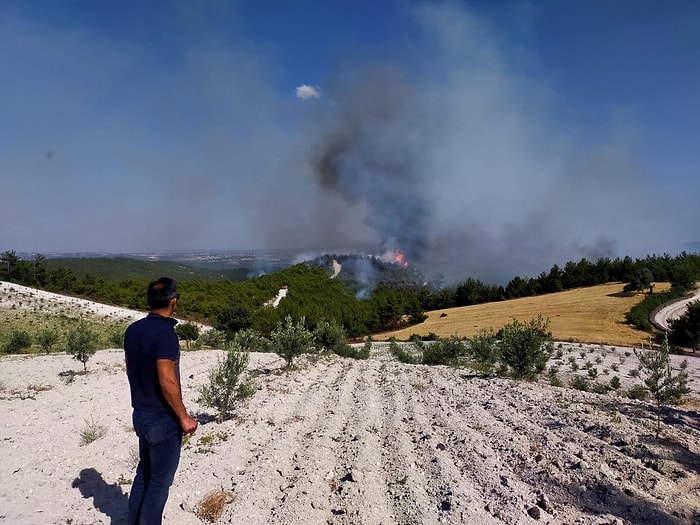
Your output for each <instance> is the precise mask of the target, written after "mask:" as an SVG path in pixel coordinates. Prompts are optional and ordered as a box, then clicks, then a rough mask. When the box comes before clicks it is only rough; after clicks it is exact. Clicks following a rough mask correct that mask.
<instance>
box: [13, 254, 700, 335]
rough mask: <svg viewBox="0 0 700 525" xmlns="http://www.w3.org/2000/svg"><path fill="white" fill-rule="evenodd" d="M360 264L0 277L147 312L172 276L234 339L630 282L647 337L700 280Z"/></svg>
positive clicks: (625, 265) (75, 269)
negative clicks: (655, 315)
mask: <svg viewBox="0 0 700 525" xmlns="http://www.w3.org/2000/svg"><path fill="white" fill-rule="evenodd" d="M333 260H338V261H340V262H341V263H342V264H343V269H344V271H343V272H342V273H341V274H340V275H339V276H338V278H337V279H331V278H330V276H331V275H332V274H333V267H332V261H333ZM360 262H362V264H363V265H365V266H366V265H367V264H369V265H371V270H372V271H371V275H372V276H373V278H372V280H370V281H367V279H366V277H362V278H361V276H360V273H359V271H357V267H358V266H359V265H358V264H357V263H358V259H357V258H356V257H353V256H337V255H326V256H324V257H320V258H317V259H315V260H313V261H307V262H304V263H300V264H296V265H294V266H291V267H289V268H285V269H283V270H281V271H279V272H276V273H272V274H269V275H262V276H259V277H255V278H251V279H244V280H240V279H242V276H243V275H244V274H245V272H246V270H245V269H241V270H238V271H237V273H236V274H235V275H233V274H229V275H220V276H218V277H217V276H215V275H213V274H212V272H211V270H205V269H201V268H187V267H183V266H182V265H175V264H173V263H167V262H160V261H156V262H148V261H133V260H129V259H124V258H99V259H90V258H86V259H83V260H80V261H79V266H76V261H74V260H65V261H62V260H61V259H60V258H59V259H50V260H49V259H47V258H46V257H44V256H42V255H36V256H35V257H34V258H33V259H28V260H25V259H22V258H20V257H19V256H18V255H17V254H16V252H14V251H5V252H3V253H2V254H0V280H3V281H9V282H14V283H17V284H22V285H26V286H32V287H36V288H40V289H44V290H47V291H51V292H56V293H62V294H68V295H75V296H80V297H85V298H89V299H92V300H97V301H101V302H105V303H109V304H114V305H118V306H125V307H129V308H137V309H146V308H147V305H146V302H145V289H146V287H147V285H148V282H149V281H151V280H153V279H155V278H157V277H160V276H161V275H172V276H173V277H174V278H176V279H178V282H179V289H180V293H181V296H182V301H181V303H180V305H179V313H180V315H181V316H183V317H185V318H187V319H190V320H193V321H202V322H207V323H210V324H211V325H213V326H214V327H216V328H218V329H220V330H223V331H225V332H227V333H229V334H232V333H234V332H236V331H238V330H240V329H243V328H252V329H254V330H257V331H258V332H260V333H262V334H269V333H270V332H271V331H272V330H273V329H274V328H275V326H277V324H278V323H279V322H280V321H282V320H283V319H285V317H286V316H291V317H292V318H294V319H300V318H302V317H304V318H305V320H306V323H307V326H309V327H311V328H313V327H315V326H316V325H317V324H318V323H319V322H320V321H323V320H333V321H337V322H339V323H341V324H342V325H343V326H344V327H345V329H346V332H347V334H348V336H349V337H351V338H359V337H363V336H367V335H370V334H372V333H378V332H383V331H387V330H395V329H397V328H401V327H405V326H408V325H413V324H417V323H420V322H421V321H422V320H423V319H424V315H425V314H424V313H425V312H426V311H429V310H437V309H445V308H452V307H457V306H468V305H473V304H481V303H486V302H493V301H503V300H506V299H512V298H517V297H527V296H534V295H542V294H548V293H554V292H559V291H562V290H567V289H571V288H577V287H584V286H593V285H597V284H603V283H608V282H624V283H629V284H628V285H627V286H626V290H628V291H629V293H636V292H643V291H645V292H647V299H646V300H645V301H643V302H642V303H641V304H640V305H639V306H638V307H636V308H637V311H636V312H635V311H634V310H633V311H632V312H630V314H628V321H629V322H631V323H633V324H635V325H637V326H639V327H640V328H643V329H646V330H651V326H650V325H648V321H647V320H646V319H647V318H648V311H651V309H653V308H654V306H656V305H658V304H660V303H661V302H665V301H668V300H670V299H671V298H673V297H677V296H679V295H681V294H683V293H685V292H686V291H687V290H690V289H692V288H694V287H695V283H696V281H698V280H700V254H690V253H686V252H683V253H681V254H679V255H677V256H671V255H669V254H664V255H648V256H646V257H644V258H636V259H632V258H631V257H629V256H627V257H624V258H615V259H610V258H600V259H598V260H596V261H595V262H591V261H588V260H587V259H585V258H584V259H581V260H580V261H578V262H573V261H570V262H567V263H566V264H565V265H564V266H563V267H559V266H558V265H556V264H555V265H554V266H552V268H551V269H550V270H549V271H543V272H542V273H540V275H538V276H537V277H520V276H515V277H513V278H512V279H511V280H510V281H509V282H508V283H507V284H506V285H505V286H501V285H492V284H487V283H484V282H482V281H480V280H478V279H474V278H471V277H466V278H465V280H464V281H462V282H460V283H459V284H457V285H456V286H452V287H446V286H438V285H436V284H434V283H424V282H422V281H421V279H420V277H419V276H416V275H415V274H413V273H412V272H411V271H410V270H409V269H406V268H403V267H402V266H400V265H395V264H392V263H387V262H384V261H381V260H379V259H374V258H370V259H364V260H362V261H360ZM125 268H128V269H129V271H128V273H125ZM346 268H347V270H346ZM353 269H354V270H353ZM96 270H98V271H99V275H97V272H96ZM365 273H366V272H365ZM654 281H656V282H660V281H664V282H670V283H671V285H672V287H671V291H670V292H666V293H664V294H660V293H653V284H652V283H653V282H654ZM282 286H287V287H288V295H287V296H286V298H285V300H283V301H281V302H280V303H279V306H278V307H276V308H272V307H269V306H266V305H265V303H266V302H268V301H269V300H270V299H271V298H273V297H275V296H276V295H277V293H278V291H279V290H280V288H281V287H282ZM657 303H658V304H657ZM652 304H653V306H650V305H652ZM647 310H648V311H647ZM645 323H646V324H645Z"/></svg>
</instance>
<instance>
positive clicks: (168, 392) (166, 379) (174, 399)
mask: <svg viewBox="0 0 700 525" xmlns="http://www.w3.org/2000/svg"><path fill="white" fill-rule="evenodd" d="M156 365H157V367H158V381H159V382H160V388H161V390H162V391H163V395H164V396H165V400H166V401H167V402H168V403H169V404H170V406H171V407H172V409H173V411H174V412H175V415H177V418H178V419H179V420H180V427H182V431H183V432H184V433H185V434H194V431H195V430H197V426H198V425H199V423H198V422H197V420H196V419H194V418H193V417H191V416H190V415H189V414H188V413H187V409H186V408H185V405H184V404H183V403H182V392H181V390H180V380H179V379H178V377H177V373H176V372H175V361H171V360H170V359H158V360H157V361H156Z"/></svg>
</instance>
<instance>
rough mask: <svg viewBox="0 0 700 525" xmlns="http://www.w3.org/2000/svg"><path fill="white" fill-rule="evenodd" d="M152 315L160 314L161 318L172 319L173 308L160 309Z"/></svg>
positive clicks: (153, 311) (152, 311)
mask: <svg viewBox="0 0 700 525" xmlns="http://www.w3.org/2000/svg"><path fill="white" fill-rule="evenodd" d="M151 313H154V314H158V315H160V316H161V317H171V316H172V315H173V310H172V308H170V307H168V308H160V309H158V310H151Z"/></svg>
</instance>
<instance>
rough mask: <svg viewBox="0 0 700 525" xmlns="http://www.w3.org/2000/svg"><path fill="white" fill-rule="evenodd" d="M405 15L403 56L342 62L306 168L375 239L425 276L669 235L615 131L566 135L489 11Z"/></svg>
mask: <svg viewBox="0 0 700 525" xmlns="http://www.w3.org/2000/svg"><path fill="white" fill-rule="evenodd" d="M414 15H415V16H416V20H417V22H418V24H419V27H420V30H421V32H420V37H419V38H418V39H417V41H416V43H415V46H413V47H411V48H410V51H411V55H410V56H408V57H401V58H397V59H394V60H393V61H391V62H387V61H385V62H381V63H373V64H362V65H360V66H358V65H357V64H353V65H352V66H351V67H349V68H348V69H342V68H341V69H340V70H339V71H338V72H337V74H336V76H335V77H334V79H333V81H332V82H331V84H330V86H329V88H328V89H327V90H326V91H327V95H328V97H329V98H331V99H332V100H333V101H334V104H333V105H332V106H329V107H328V108H327V111H326V112H325V113H324V114H323V116H322V117H320V118H318V119H317V120H316V121H315V127H316V129H319V130H320V131H319V133H318V136H317V141H316V143H315V145H314V148H313V150H312V154H311V160H310V162H311V166H312V168H313V170H314V174H315V180H316V182H317V183H318V185H319V187H320V188H322V189H323V190H324V192H325V195H326V196H329V195H333V196H340V197H341V198H342V199H343V200H344V201H345V202H346V203H347V204H349V205H352V206H358V205H363V206H364V210H365V214H364V215H363V216H362V220H363V222H364V224H365V225H366V226H368V227H369V228H370V229H371V230H372V231H374V232H375V233H376V235H377V238H378V240H379V243H380V245H379V247H378V250H379V251H380V252H383V251H384V250H385V249H400V250H401V251H402V252H404V253H405V254H406V256H407V258H408V260H409V261H410V262H412V263H417V264H419V265H420V266H421V267H422V268H423V269H424V271H425V272H426V274H428V276H430V277H434V276H435V275H440V276H442V277H444V278H445V279H447V281H452V282H454V281H455V280H459V279H464V278H465V277H466V276H475V277H479V278H482V279H485V280H487V281H490V282H500V283H503V282H504V281H506V280H507V279H509V278H510V277H512V276H514V275H529V276H536V275H537V274H539V273H540V272H541V271H546V270H548V269H549V268H550V267H551V265H553V264H555V263H556V264H562V263H563V262H566V261H567V260H578V259H580V258H582V257H586V258H589V259H590V260H592V261H595V260H596V259H597V258H600V257H615V256H618V255H625V254H631V255H634V254H638V255H644V254H645V253H651V252H653V251H654V250H658V249H663V248H666V247H668V246H670V245H671V244H672V237H673V236H674V226H673V225H674V224H675V225H677V224H679V223H680V218H679V217H678V216H674V215H675V212H674V211H672V210H670V209H669V207H667V206H666V205H665V203H664V202H663V198H659V197H660V196H659V193H658V192H655V191H654V189H653V188H652V187H651V186H650V185H649V184H648V183H647V182H646V179H645V177H644V174H643V173H642V172H640V169H639V167H638V166H636V165H635V162H634V159H633V157H632V150H631V148H630V144H629V143H628V140H627V137H626V136H625V135H624V134H618V135H616V134H615V133H614V132H613V133H612V134H611V135H610V136H609V137H605V141H603V142H601V143H600V144H595V143H594V144H590V143H589V144H587V145H585V146H579V145H577V144H576V141H577V136H576V133H575V123H566V122H563V123H562V122H561V121H559V122H558V123H555V121H554V119H553V113H554V112H555V111H556V106H557V103H558V101H557V100H556V98H555V97H554V96H553V95H552V94H551V93H549V91H548V89H547V86H546V85H545V84H544V83H540V82H538V81H537V80H536V79H533V78H531V77H529V76H527V75H524V74H522V73H521V72H520V71H519V69H518V68H517V67H516V66H515V65H514V64H512V63H511V62H510V60H509V58H508V55H507V51H508V50H507V49H501V48H500V47H499V46H498V44H497V42H498V39H497V38H496V37H495V36H494V35H493V33H492V32H491V28H490V26H489V25H488V23H486V22H485V21H482V20H479V19H478V18H476V17H475V16H474V15H472V14H470V13H469V12H468V11H466V10H464V9H463V8H461V7H458V6H457V5H455V4H442V5H434V4H430V5H427V4H426V5H424V6H423V7H421V8H420V9H418V10H416V11H415V13H414ZM416 71H420V73H421V74H418V75H417V74H415V72H416ZM669 241H671V242H669ZM644 250H646V252H645V251H644ZM431 273H432V274H433V275H430V274H431Z"/></svg>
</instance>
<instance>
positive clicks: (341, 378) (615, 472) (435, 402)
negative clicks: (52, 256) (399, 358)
mask: <svg viewBox="0 0 700 525" xmlns="http://www.w3.org/2000/svg"><path fill="white" fill-rule="evenodd" d="M222 355H223V354H222V352H220V351H198V352H185V353H183V356H182V361H181V368H182V377H183V391H184V396H185V402H186V405H187V406H188V407H189V408H190V409H191V411H193V412H194V413H195V414H197V417H198V418H199V419H200V421H201V422H202V424H201V425H200V427H199V429H198V431H197V434H195V435H194V436H192V437H191V438H190V439H189V440H188V441H187V442H186V443H185V444H184V445H183V451H182V459H181V462H180V468H179V471H178V474H177V476H176V479H175V483H174V485H173V487H172V490H171V494H170V499H169V501H168V505H167V507H166V512H165V523H168V524H175V525H185V524H196V523H201V521H200V518H198V517H197V516H196V515H195V513H194V510H195V509H196V508H197V504H198V503H199V502H200V501H201V500H202V498H203V497H204V496H205V495H206V494H207V493H209V492H210V491H212V490H225V491H232V492H233V493H234V494H235V495H236V498H235V501H233V502H232V503H229V504H227V505H226V506H225V507H224V508H223V512H222V514H221V517H220V518H219V520H218V523H246V524H249V525H255V524H290V525H292V524H295V525H296V524H299V525H301V524H316V523H319V524H333V525H344V524H360V523H361V524H380V523H381V524H415V525H418V524H431V523H468V524H471V523H474V524H479V525H486V524H501V523H507V524H528V523H538V522H539V523H551V524H574V523H576V524H609V523H618V524H620V523H625V524H642V523H645V524H651V523H654V524H691V523H698V522H700V475H699V474H700V416H699V414H698V412H696V411H693V410H685V409H676V408H674V409H666V410H664V411H663V413H662V434H661V436H660V437H659V438H658V439H657V438H656V437H655V436H654V427H655V421H654V414H655V412H654V408H653V406H652V405H650V404H647V403H642V402H637V401H632V400H629V399H626V398H623V397H618V396H617V395H598V394H593V393H586V392H580V391H576V390H571V389H566V388H554V387H551V386H547V385H543V384H536V383H525V382H515V381H511V380H508V379H499V378H493V377H483V376H480V375H478V374H475V373H473V372H472V371H470V370H469V369H466V368H448V367H427V366H423V365H405V364H400V363H397V362H395V361H393V360H392V359H391V358H390V356H389V355H388V353H387V351H386V346H385V345H382V344H377V345H376V346H375V347H374V348H373V352H372V356H371V358H370V359H368V360H366V361H353V360H347V359H341V358H338V357H334V356H325V357H315V358H303V359H300V360H299V365H298V367H297V368H296V369H294V370H290V371H282V369H281V367H282V365H283V361H282V360H281V359H279V358H278V357H277V356H274V355H269V354H252V355H251V363H250V369H251V370H252V371H253V372H254V373H255V374H256V375H257V378H256V381H257V385H258V390H257V392H256V394H255V395H254V397H253V398H252V399H251V400H250V402H249V403H248V404H247V405H246V406H245V407H243V408H242V409H241V410H239V412H238V414H237V417H236V418H235V419H233V420H229V421H226V422H223V423H218V422H216V421H214V419H213V415H214V414H213V412H212V411H211V409H207V408H205V407H203V406H201V405H198V404H197V402H196V398H197V388H198V387H199V386H200V385H202V384H203V383H204V382H205V381H206V375H207V370H208V369H209V368H210V367H211V366H213V365H214V364H215V363H216V360H217V358H218V357H220V356H222ZM606 355H607V358H614V359H617V358H618V355H617V354H616V353H615V352H614V351H610V352H608V353H607V354H606ZM122 359H123V357H122V352H120V351H116V350H113V351H101V352H98V353H97V354H96V355H95V356H94V357H93V359H92V360H91V361H90V362H89V363H88V370H89V373H88V374H87V375H77V376H75V379H74V381H73V382H68V381H66V380H65V379H62V378H61V377H60V376H59V373H60V372H63V371H65V370H70V369H75V370H78V369H79V368H82V365H80V363H77V362H76V361H74V360H71V359H70V357H69V356H66V355H50V356H38V357H32V358H29V357H22V356H10V357H4V358H2V359H0V381H2V384H3V387H4V389H3V391H2V392H0V412H1V413H2V415H3V425H1V426H0V446H1V447H2V449H1V453H2V456H1V457H2V462H1V463H0V523H8V524H9V523H12V524H49V523H61V524H68V523H71V524H73V525H78V524H92V523H113V524H114V523H123V522H124V518H125V514H126V502H127V497H128V492H129V489H130V484H129V481H130V479H131V478H132V477H133V469H134V463H133V453H134V447H135V445H136V438H135V436H134V434H133V432H132V430H131V425H130V407H129V397H128V386H127V382H126V376H125V374H124V369H123V362H122ZM75 365H78V367H76V366H75ZM693 366H695V365H693ZM691 373H692V374H694V377H697V369H696V368H694V369H692V371H691ZM624 381H627V379H624ZM630 381H631V379H630ZM693 388H694V389H695V390H694V394H695V395H697V389H698V386H697V383H694V384H693ZM90 418H92V420H93V422H97V423H99V424H102V425H103V426H104V427H105V428H106V430H107V433H106V435H105V436H104V437H103V438H101V439H98V440H96V441H94V442H92V443H90V444H87V445H80V431H81V430H82V429H83V428H84V427H85V426H86V424H87V421H88V420H89V419H90Z"/></svg>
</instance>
